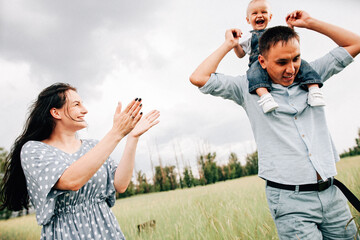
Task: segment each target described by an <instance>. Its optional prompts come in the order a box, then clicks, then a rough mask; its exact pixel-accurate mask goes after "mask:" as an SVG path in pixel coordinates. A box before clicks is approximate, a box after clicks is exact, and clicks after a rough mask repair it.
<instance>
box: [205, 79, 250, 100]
mask: <svg viewBox="0 0 360 240" xmlns="http://www.w3.org/2000/svg"><path fill="white" fill-rule="evenodd" d="M245 82H247V80H246V76H236V77H233V76H228V75H224V74H221V73H213V74H211V76H210V79H209V80H208V81H207V83H206V84H205V85H204V86H203V87H201V88H199V90H200V91H201V92H202V93H204V94H211V95H213V96H219V97H222V98H225V99H229V100H233V101H235V102H236V103H238V104H239V105H243V103H244V98H243V95H244V94H243V93H244V90H245V89H244V88H246V87H247V85H246V83H245Z"/></svg>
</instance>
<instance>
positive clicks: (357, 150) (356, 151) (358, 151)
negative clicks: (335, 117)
mask: <svg viewBox="0 0 360 240" xmlns="http://www.w3.org/2000/svg"><path fill="white" fill-rule="evenodd" d="M358 136H359V137H358V138H355V143H356V145H355V146H354V147H353V148H349V151H347V152H346V151H345V152H343V153H342V154H340V157H349V156H356V155H360V128H359V129H358Z"/></svg>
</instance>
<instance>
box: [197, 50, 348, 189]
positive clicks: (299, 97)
mask: <svg viewBox="0 0 360 240" xmlns="http://www.w3.org/2000/svg"><path fill="white" fill-rule="evenodd" d="M352 61H353V58H352V57H351V55H350V54H349V53H348V52H347V51H346V50H345V49H344V48H342V47H337V48H335V49H334V50H332V51H331V52H329V53H328V54H326V55H325V56H323V57H322V58H320V59H317V60H316V61H314V62H312V63H310V65H311V67H312V68H313V69H314V70H315V71H316V72H317V73H318V74H319V75H320V76H321V78H322V79H323V81H326V80H327V79H328V78H330V77H331V76H332V75H334V74H336V73H338V72H340V71H341V70H342V69H344V68H345V67H346V66H347V65H348V64H350V63H351V62H352ZM272 88H273V90H272V92H271V94H272V96H273V97H274V99H275V101H276V102H277V103H278V104H279V108H277V109H276V110H275V111H272V112H270V113H266V114H264V113H263V111H262V109H261V107H260V106H259V104H258V102H257V101H258V100H259V96H257V95H256V94H250V93H249V91H248V79H247V77H246V75H245V76H236V77H233V76H227V75H223V74H218V73H213V74H212V75H211V77H210V79H209V80H208V82H207V83H206V84H205V85H204V86H203V87H201V88H200V91H201V92H202V93H205V94H211V95H214V96H220V97H223V98H225V99H230V100H233V101H234V102H236V103H237V104H239V105H240V106H242V107H243V108H244V109H245V111H246V113H247V115H248V117H249V120H250V123H251V127H252V131H253V134H254V137H255V141H256V144H257V147H258V154H259V173H258V175H259V177H261V178H264V179H267V180H270V181H274V182H278V183H283V184H293V185H297V184H308V183H316V182H317V177H316V172H318V173H319V174H320V176H321V178H322V179H323V180H325V179H327V178H329V177H333V176H335V175H336V174H337V172H336V166H335V163H336V162H337V161H339V155H338V153H337V151H336V149H335V146H334V143H333V141H332V139H331V136H330V132H329V129H328V127H327V123H326V118H325V109H324V107H310V106H309V105H308V104H307V94H308V92H307V91H305V90H303V89H302V88H300V86H299V83H297V82H294V83H293V84H292V85H291V86H289V87H284V86H282V85H280V84H274V83H272Z"/></svg>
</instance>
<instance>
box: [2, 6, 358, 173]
mask: <svg viewBox="0 0 360 240" xmlns="http://www.w3.org/2000/svg"><path fill="white" fill-rule="evenodd" d="M247 3H248V1H244V0H237V1H235V0H226V1H220V0H216V1H215V0H207V1H205V0H174V1H166V0H163V1H154V0H153V1H149V0H138V1H124V0H122V1H120V0H116V1H115V0H108V1H92V0H90V1H89V0H87V1H59V0H54V1H29V0H27V1H25V0H7V1H5V0H0V81H1V85H0V102H1V105H0V112H1V118H0V126H1V127H0V136H1V137H0V147H5V148H6V149H7V150H9V149H10V147H11V145H12V143H13V142H14V140H15V138H16V137H17V136H18V135H19V134H20V133H21V130H22V127H23V124H24V121H25V119H26V117H27V109H28V107H29V106H30V105H31V102H32V101H33V100H34V99H36V97H37V95H38V93H39V92H40V91H41V90H42V89H44V88H45V87H47V86H49V85H50V84H52V83H55V82H68V83H70V84H72V85H73V86H75V87H77V89H78V92H79V94H80V95H81V96H82V98H83V100H84V103H85V105H86V107H87V108H88V110H89V113H88V115H87V117H86V120H87V122H88V124H89V127H88V128H87V129H86V130H83V131H81V133H80V136H81V137H83V138H95V139H101V138H102V137H103V136H104V135H105V133H106V132H107V131H108V130H109V129H110V128H111V124H112V117H113V113H114V110H115V107H116V105H117V101H121V102H122V103H123V105H127V103H128V102H129V101H131V99H133V98H136V97H141V98H142V99H143V105H144V107H143V111H144V112H145V113H146V112H148V111H150V110H152V109H158V110H160V112H161V117H160V123H159V124H158V125H157V126H156V127H154V128H153V129H151V130H150V131H149V132H148V133H146V134H145V135H144V136H143V137H142V139H141V141H140V142H139V146H138V151H137V159H136V166H135V167H136V170H137V171H139V170H142V171H143V172H146V173H148V174H150V173H151V164H150V158H151V160H152V161H153V164H154V165H158V164H159V157H161V159H162V163H163V164H164V165H166V164H167V165H170V164H172V165H175V164H176V162H175V155H177V158H178V161H179V164H180V167H182V166H184V165H189V164H190V165H192V166H193V167H194V168H193V170H194V171H197V169H196V155H198V154H199V153H200V152H207V151H212V152H216V153H217V155H218V158H217V161H218V163H219V164H225V163H227V158H228V156H229V154H230V152H235V153H236V154H237V155H238V156H239V157H240V159H241V160H243V159H244V157H245V156H246V154H247V153H250V152H253V151H254V150H255V149H256V144H255V143H254V138H253V135H252V131H251V127H250V124H249V121H248V119H247V116H246V113H245V111H244V110H243V109H242V108H241V107H240V106H238V105H236V104H235V103H233V102H230V101H228V100H223V99H221V98H216V97H212V96H209V95H203V94H201V93H200V91H199V90H198V89H197V88H196V87H194V86H192V85H191V84H190V82H189V80H188V79H189V76H190V74H191V73H192V72H193V71H194V69H195V68H196V67H197V66H198V65H199V64H200V63H201V61H202V60H204V59H205V58H206V57H207V56H208V55H209V54H211V53H212V52H213V51H214V50H215V49H216V48H217V47H218V46H220V44H221V43H222V42H223V41H224V33H225V30H226V29H228V28H232V27H237V28H240V29H242V31H243V32H247V31H249V30H251V28H250V25H249V24H247V22H246V19H245V17H246V15H245V13H246V7H247ZM270 3H271V6H272V12H273V19H272V21H271V22H270V25H269V26H270V27H271V26H276V25H285V21H284V19H285V16H286V14H287V13H289V12H291V11H293V10H295V9H303V10H305V11H307V12H308V13H309V14H310V15H312V16H313V17H315V18H318V19H321V20H324V21H327V22H330V23H332V24H335V25H339V26H342V27H344V28H346V29H350V30H352V31H354V32H355V33H357V34H360V25H359V21H358V20H357V19H358V14H359V11H360V1H358V0H344V1H336V0H318V1H313V0H303V1H289V0H273V1H270ZM297 31H298V33H299V34H300V37H301V53H302V57H303V58H304V59H305V60H308V61H312V60H315V59H316V58H318V57H321V56H323V55H324V54H326V53H327V52H328V51H329V50H331V49H333V48H334V47H336V45H335V44H334V43H333V42H332V41H331V40H329V39H328V38H326V37H324V36H321V35H320V34H318V33H315V32H312V31H309V30H304V29H297ZM247 64H248V57H245V58H243V59H238V58H236V56H235V54H234V53H233V52H230V53H229V54H228V55H227V56H226V57H225V59H224V60H223V61H222V63H221V64H220V66H219V68H218V72H221V73H226V74H229V75H243V74H245V72H246V70H247ZM359 76H360V60H359V57H357V58H356V59H355V62H353V63H352V64H351V65H350V66H349V67H347V68H346V69H345V70H344V71H343V72H341V73H339V74H338V75H336V76H334V77H332V78H331V79H330V80H329V81H328V82H326V84H325V85H324V87H323V92H324V94H325V97H326V103H327V106H326V114H327V124H328V126H329V128H330V131H331V134H332V137H333V140H334V142H335V145H336V147H337V149H338V151H339V152H340V153H341V152H343V151H344V149H347V148H349V147H352V146H353V145H354V139H355V137H356V136H357V131H358V128H359V127H360V121H359V120H360V109H359V107H358V106H359V101H360V95H359V94H358V91H359V87H360V79H359V78H360V77H359ZM124 142H125V140H124V141H123V143H121V144H120V145H119V147H118V148H117V149H116V150H115V151H114V153H113V154H112V156H113V157H114V158H116V159H120V157H121V153H122V149H123V147H124ZM149 177H150V175H149Z"/></svg>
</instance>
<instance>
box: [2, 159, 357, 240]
mask: <svg viewBox="0 0 360 240" xmlns="http://www.w3.org/2000/svg"><path fill="white" fill-rule="evenodd" d="M337 167H338V172H339V174H338V176H337V178H338V179H339V180H341V181H342V182H344V183H345V184H346V185H347V186H348V187H349V188H350V189H351V190H352V191H353V192H354V193H355V194H356V195H357V196H358V197H360V184H359V183H360V174H359V172H360V157H352V158H344V159H342V160H341V161H340V162H339V163H338V164H337ZM264 188H265V183H264V181H263V180H261V179H260V178H258V177H257V176H251V177H245V178H240V179H236V180H231V181H226V182H220V183H216V184H213V185H208V186H203V187H196V188H189V189H183V190H175V191H170V192H161V193H152V194H146V195H139V196H134V197H131V198H126V199H121V200H118V201H117V203H116V205H115V207H114V208H112V211H113V212H114V213H115V215H116V217H117V219H118V221H119V223H120V227H121V229H122V231H123V232H124V234H125V236H126V237H127V239H156V240H161V239H186V240H188V239H216V240H217V239H224V240H228V239H229V240H230V239H231V240H233V239H278V237H277V234H276V228H275V224H274V222H273V220H272V218H271V215H270V212H269V210H268V206H267V202H266V198H265V190H264ZM351 210H352V213H353V215H354V216H357V218H356V222H357V224H358V225H359V224H360V218H359V215H358V213H357V212H356V210H355V209H354V208H353V207H352V206H351ZM152 219H154V220H156V228H155V229H149V230H148V231H142V232H140V233H138V229H137V225H138V224H141V223H144V222H147V221H149V220H152ZM39 236H40V227H38V226H37V225H36V220H35V216H34V215H31V216H25V217H20V218H15V219H10V220H6V221H0V239H20V240H21V239H39Z"/></svg>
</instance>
